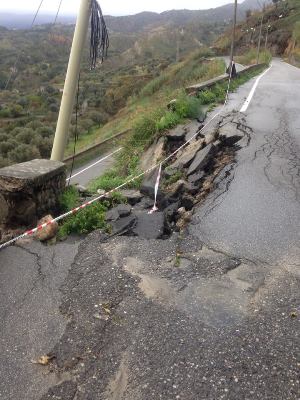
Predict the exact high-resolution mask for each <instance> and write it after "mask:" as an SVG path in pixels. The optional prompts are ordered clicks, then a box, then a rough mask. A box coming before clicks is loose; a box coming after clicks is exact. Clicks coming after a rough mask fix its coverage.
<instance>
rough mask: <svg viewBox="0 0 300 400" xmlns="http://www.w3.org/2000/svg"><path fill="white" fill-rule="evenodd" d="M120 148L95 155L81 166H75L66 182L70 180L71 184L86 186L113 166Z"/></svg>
mask: <svg viewBox="0 0 300 400" xmlns="http://www.w3.org/2000/svg"><path fill="white" fill-rule="evenodd" d="M120 150H121V148H120V147H119V148H117V149H116V150H112V151H110V152H109V153H107V154H104V155H101V156H99V157H96V158H95V159H93V160H91V161H89V162H88V163H87V164H85V165H83V166H81V167H78V168H75V169H74V170H73V171H72V175H71V177H70V176H68V178H67V182H68V183H69V182H70V184H71V185H81V186H87V185H88V184H89V183H90V182H91V181H92V180H93V179H95V178H98V177H99V176H101V175H102V174H103V173H104V172H105V171H107V170H108V169H109V168H111V167H112V166H113V163H114V161H115V156H116V155H117V153H118V152H119V151H120ZM70 178H71V179H70Z"/></svg>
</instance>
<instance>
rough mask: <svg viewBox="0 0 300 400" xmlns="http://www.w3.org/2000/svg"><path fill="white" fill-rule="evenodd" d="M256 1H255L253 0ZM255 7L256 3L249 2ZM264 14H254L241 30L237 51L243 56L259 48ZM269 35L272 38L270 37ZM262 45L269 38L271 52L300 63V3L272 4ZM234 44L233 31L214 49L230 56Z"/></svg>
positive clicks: (223, 36)
mask: <svg viewBox="0 0 300 400" xmlns="http://www.w3.org/2000/svg"><path fill="white" fill-rule="evenodd" d="M253 1H254V0H253ZM246 4H252V0H246ZM261 17H262V13H261V12H253V13H252V15H250V16H248V18H247V19H246V20H245V21H243V22H242V23H240V24H239V25H238V27H237V34H236V37H237V42H236V50H237V52H238V53H239V54H243V53H245V52H246V51H247V50H249V49H251V48H256V46H257V43H258V37H259V30H260V22H261ZM267 32H268V37H267V38H266V36H267ZM262 35H263V36H262V39H263V42H262V45H263V46H265V41H266V39H268V43H267V47H268V50H270V51H271V52H272V54H273V55H276V56H285V57H288V58H289V59H291V58H292V59H294V60H295V61H296V63H298V64H299V63H300V1H299V0H285V1H279V2H278V3H277V5H276V6H275V5H269V6H268V7H267V9H266V12H265V15H264V23H263V28H262ZM230 43H231V31H230V30H228V31H227V32H225V34H224V35H221V36H220V37H219V38H218V40H217V41H216V43H215V45H214V47H215V48H216V49H217V51H218V52H219V53H223V54H228V51H229V48H230Z"/></svg>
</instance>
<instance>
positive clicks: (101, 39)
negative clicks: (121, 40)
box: [61, 0, 109, 186]
mask: <svg viewBox="0 0 300 400" xmlns="http://www.w3.org/2000/svg"><path fill="white" fill-rule="evenodd" d="M61 1H62V0H61ZM108 48H109V37H108V31H107V27H106V23H105V20H104V17H103V14H102V10H101V7H100V5H99V4H98V2H97V0H92V2H91V39H90V62H91V69H95V68H96V65H97V60H98V58H100V60H101V63H103V61H104V57H107V51H108ZM80 77H81V74H79V78H78V86H77V95H76V106H75V132H74V148H73V159H72V166H71V170H70V176H69V179H68V186H69V185H70V184H71V178H72V175H73V170H74V164H75V155H76V146H77V141H78V139H79V134H78V111H79V93H80Z"/></svg>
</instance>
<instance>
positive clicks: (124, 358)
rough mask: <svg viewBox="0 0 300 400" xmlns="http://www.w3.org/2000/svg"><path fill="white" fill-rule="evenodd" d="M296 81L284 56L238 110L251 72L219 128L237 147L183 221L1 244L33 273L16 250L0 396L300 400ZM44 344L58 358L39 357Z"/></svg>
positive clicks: (299, 75)
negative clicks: (56, 241) (45, 242)
mask: <svg viewBox="0 0 300 400" xmlns="http://www.w3.org/2000/svg"><path fill="white" fill-rule="evenodd" d="M290 80H291V82H290ZM299 81H300V71H299V70H297V69H294V68H293V67H291V66H288V65H287V64H284V63H282V62H279V61H275V62H274V66H273V68H272V69H271V70H270V71H269V73H268V74H267V75H266V76H265V77H264V78H263V79H262V80H261V82H260V84H259V86H258V89H257V92H256V94H255V97H254V99H253V101H252V103H251V105H250V107H249V109H248V111H247V113H246V115H240V114H239V113H238V112H232V110H233V109H235V110H239V109H240V107H241V106H242V104H243V102H244V100H245V97H246V96H247V95H248V93H249V91H250V89H251V86H252V85H253V80H252V82H249V83H247V84H246V85H244V86H243V87H241V88H240V89H239V90H238V91H237V92H236V93H234V94H232V95H231V96H230V102H229V103H228V105H227V107H226V109H225V111H224V114H223V117H222V118H221V119H220V120H219V121H218V123H219V125H220V126H219V133H220V134H221V135H223V136H224V137H225V136H226V139H225V140H228V141H229V142H230V140H232V132H234V135H233V136H241V137H242V139H241V140H239V142H238V146H239V148H240V149H239V151H238V152H237V154H236V157H235V160H234V162H233V163H229V164H228V165H227V166H226V167H225V168H223V170H222V171H221V173H219V174H216V175H215V176H214V177H213V184H214V190H211V191H210V192H209V195H208V197H206V198H205V199H202V200H200V201H199V204H198V206H197V207H196V208H195V209H194V213H193V218H192V222H191V223H190V224H189V226H188V227H187V229H186V230H185V231H183V232H181V233H178V232H177V233H176V232H175V233H174V234H173V235H172V236H171V237H170V238H169V239H166V240H156V239H151V240H145V239H141V238H139V237H125V236H122V237H115V238H112V239H109V240H107V238H105V237H104V235H102V234H101V233H100V232H94V233H92V234H91V235H89V236H88V238H87V239H86V240H84V241H83V242H82V243H81V244H80V246H79V249H78V252H77V246H78V244H74V243H73V244H70V246H71V247H69V248H68V249H69V251H70V254H69V255H68V253H67V251H66V248H64V247H63V246H64V244H60V245H59V246H61V247H59V246H57V247H55V249H56V250H55V254H54V252H53V248H46V249H45V248H42V251H43V259H42V261H41V259H40V255H39V254H40V251H41V249H40V248H39V249H37V248H35V246H39V245H38V244H36V243H35V244H34V248H33V247H30V248H29V250H28V248H27V245H23V246H26V249H20V248H11V249H7V250H6V251H5V252H6V253H1V255H0V257H1V258H0V259H1V261H2V260H3V257H7V260H9V259H10V258H9V254H8V253H7V252H8V251H12V252H15V254H17V255H18V257H19V259H20V258H22V259H23V264H24V265H27V266H29V268H31V269H32V271H31V272H32V273H30V270H28V272H27V273H28V275H27V273H25V272H26V271H24V277H22V279H23V280H24V282H25V283H26V285H25V286H24V285H23V284H22V282H19V281H18V280H16V277H15V276H14V275H15V273H16V271H17V261H16V265H15V266H12V268H11V270H12V276H11V281H6V282H4V283H3V287H7V289H6V292H5V291H4V292H3V299H2V300H1V301H3V303H4V304H5V305H6V310H4V309H3V316H2V318H4V321H5V323H4V329H6V331H5V335H2V336H1V337H5V341H1V345H2V348H1V354H6V353H5V352H7V351H9V353H10V354H8V355H7V356H5V357H4V359H3V360H2V359H1V372H2V371H5V374H4V375H3V376H4V379H5V380H4V385H2V387H1V389H0V399H2V398H3V399H5V400H6V399H9V400H10V399H18V398H24V399H26V400H31V399H32V400H47V399H52V400H54V399H55V400H58V399H61V400H148V399H155V400H156V399H163V400H174V399H183V400H198V399H199V400H202V399H209V400H217V399H218V400H219V399H228V400H241V399H249V400H253V399H255V400H256V399H261V400H282V399H286V400H298V399H299V396H300V384H299V371H300V357H299V354H300V340H299V317H300V298H299V297H300V295H299V289H300V272H299V267H300V253H299V226H300V224H299V222H300V220H299V219H300V212H299V211H300V207H299V186H300V177H299V151H298V147H297V146H299V143H300V132H299V126H300V120H299V115H300V114H299V111H298V110H297V109H296V107H297V105H298V104H300V101H296V100H295V99H297V98H298V99H299V93H300V92H299V90H298V88H299ZM274 93H275V94H276V96H275V95H274ZM299 100H300V99H299ZM210 129H211V127H210ZM226 132H227V133H226ZM223 140H224V139H223ZM234 140H236V138H235V139H234ZM229 160H231V159H230V158H229ZM23 246H22V247H23ZM72 246H73V247H72ZM36 253H37V254H38V256H37V255H36ZM76 253H77V255H76ZM75 255H76V256H75ZM53 257H54V259H53ZM74 257H75V258H74ZM73 258H74V261H73ZM51 260H52V261H54V263H53V265H56V266H57V265H58V266H60V268H59V269H58V271H60V272H59V274H54V275H55V277H54V276H53V275H51V268H53V266H52V267H51V262H52V261H51ZM59 260H60V262H59ZM69 261H70V263H69ZM1 267H2V264H1ZM68 270H69V272H68ZM14 271H15V272H14ZM52 272H53V271H52ZM0 273H1V271H0ZM4 276H7V273H6V274H4ZM19 279H21V278H20V276H19ZM62 282H64V283H63V284H62V285H61V283H62ZM13 283H14V284H13ZM11 287H15V293H14V295H16V292H18V290H19V291H20V295H19V296H17V298H18V299H19V300H18V304H14V303H13V301H12V300H11V301H7V298H9V296H10V292H9V288H11ZM50 288H52V291H51V290H50ZM11 297H12V298H14V296H11ZM23 299H25V301H24V305H23V304H21V303H22V302H23ZM49 299H52V303H51V302H49ZM25 305H26V306H25ZM58 307H59V310H60V313H59V312H58ZM39 309H40V314H37V310H39ZM54 310H55V311H54ZM1 311H2V309H1ZM4 311H5V313H6V314H5V313H4ZM29 312H31V314H29V315H31V321H33V323H32V324H31V325H30V324H29V323H28V325H26V326H25V325H24V321H25V320H26V318H25V317H24V315H25V314H26V313H29ZM43 318H44V319H43ZM6 321H7V322H6ZM49 321H51V324H50V323H49ZM17 323H19V325H17V328H18V329H16V332H14V333H15V334H14V335H12V337H11V338H9V332H11V331H13V324H17ZM51 326H52V331H51V329H50V327H51ZM32 327H34V329H32ZM39 330H40V331H39ZM51 332H53V337H52V339H51V335H49V333H51ZM24 338H25V340H24ZM19 343H22V345H23V347H22V348H18V347H17V346H16V344H19ZM14 346H15V347H16V350H14ZM19 347H21V346H19ZM14 351H15V352H14ZM45 353H51V355H53V357H54V359H53V360H52V362H51V364H50V365H49V366H47V367H40V366H36V365H32V364H30V362H29V360H30V359H31V358H35V359H36V357H38V356H40V355H41V354H45ZM18 357H19V358H18ZM18 361H19V364H18ZM6 365H8V366H9V367H8V368H5V366H6ZM24 365H25V367H24ZM6 369H7V371H6ZM49 387H50V389H49ZM22 390H23V392H24V395H23V397H22V394H21V393H22Z"/></svg>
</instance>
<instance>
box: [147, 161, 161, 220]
mask: <svg viewBox="0 0 300 400" xmlns="http://www.w3.org/2000/svg"><path fill="white" fill-rule="evenodd" d="M161 169H162V164H160V166H159V170H158V174H157V179H156V184H155V188H154V206H153V208H152V210H151V211H149V213H148V214H153V213H154V212H155V211H158V208H157V206H156V204H157V195H158V189H159V182H160V178H161Z"/></svg>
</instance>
